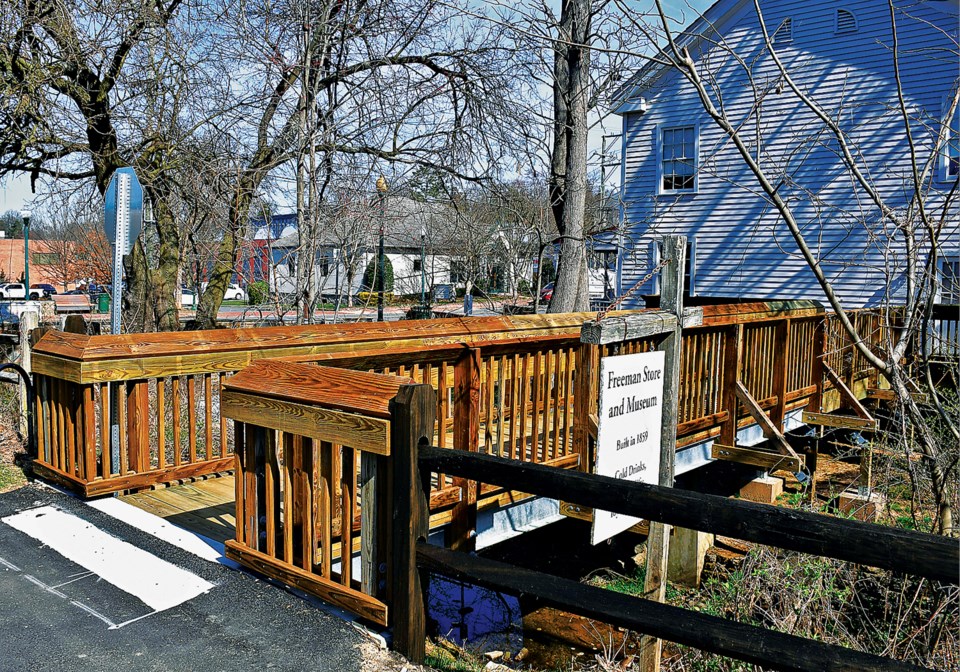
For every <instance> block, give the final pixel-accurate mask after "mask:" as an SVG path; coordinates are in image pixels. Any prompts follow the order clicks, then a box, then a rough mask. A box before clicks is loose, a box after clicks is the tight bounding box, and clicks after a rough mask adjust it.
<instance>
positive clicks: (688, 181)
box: [659, 126, 699, 194]
mask: <svg viewBox="0 0 960 672" xmlns="http://www.w3.org/2000/svg"><path fill="white" fill-rule="evenodd" d="M697 130H698V129H697V127H696V126H678V127H673V128H663V129H661V131H660V152H659V154H660V163H659V172H660V193H661V194H672V193H677V192H694V191H696V190H697V152H698V144H699V141H698V133H697Z"/></svg>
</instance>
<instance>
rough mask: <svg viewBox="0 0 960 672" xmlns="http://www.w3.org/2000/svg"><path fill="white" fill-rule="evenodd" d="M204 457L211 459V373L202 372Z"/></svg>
mask: <svg viewBox="0 0 960 672" xmlns="http://www.w3.org/2000/svg"><path fill="white" fill-rule="evenodd" d="M203 407H204V408H203V410H204V422H203V426H204V429H206V433H205V436H204V443H205V445H204V447H203V455H204V459H207V460H210V459H213V374H210V373H205V374H203Z"/></svg>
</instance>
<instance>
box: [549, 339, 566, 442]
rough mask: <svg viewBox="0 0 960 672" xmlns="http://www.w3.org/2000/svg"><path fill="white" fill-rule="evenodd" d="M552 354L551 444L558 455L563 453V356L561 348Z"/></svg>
mask: <svg viewBox="0 0 960 672" xmlns="http://www.w3.org/2000/svg"><path fill="white" fill-rule="evenodd" d="M553 356H554V357H555V358H556V363H557V365H556V370H555V371H554V374H553V377H554V381H553V422H552V424H551V427H552V429H553V438H552V439H551V443H552V444H553V457H554V458H556V457H560V456H561V455H562V454H563V449H562V448H561V446H560V426H561V425H562V424H563V411H564V408H565V406H564V402H563V399H564V384H565V382H566V381H565V376H564V369H565V367H564V358H563V348H557V350H556V351H555V352H554V353H553Z"/></svg>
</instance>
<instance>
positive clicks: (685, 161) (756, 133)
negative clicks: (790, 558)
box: [615, 0, 960, 307]
mask: <svg viewBox="0 0 960 672" xmlns="http://www.w3.org/2000/svg"><path fill="white" fill-rule="evenodd" d="M894 5H895V8H894V11H893V19H894V20H893V21H892V20H891V10H890V7H889V6H888V3H887V2H886V1H885V0H849V1H847V0H844V1H842V2H825V1H823V0H820V1H814V2H809V1H806V0H761V2H760V7H761V12H762V21H763V23H764V25H765V27H766V30H767V31H768V34H769V36H770V37H771V41H772V45H773V51H774V52H775V53H776V54H777V55H778V56H779V58H780V59H781V61H782V62H783V64H784V66H785V68H786V70H787V72H788V73H789V74H790V76H791V77H792V78H793V80H794V81H795V82H796V84H797V86H798V87H799V88H800V89H801V91H802V92H804V93H805V94H806V95H808V96H809V97H810V98H812V99H813V100H815V101H816V103H817V104H818V105H819V108H820V110H821V112H822V113H823V114H825V115H828V116H829V118H830V119H832V120H835V121H836V122H837V124H839V126H840V128H841V129H842V131H843V133H844V135H845V136H846V137H847V138H848V139H849V145H850V147H851V148H852V151H853V155H854V158H855V160H856V162H857V165H858V167H859V169H860V170H861V171H862V173H863V175H864V176H865V178H866V179H867V180H868V181H869V183H870V185H872V187H873V188H874V189H875V190H876V192H877V193H879V194H880V195H881V196H882V198H883V201H884V202H885V203H886V204H887V205H889V206H891V207H892V208H893V210H894V212H895V218H899V219H900V221H906V218H907V217H908V216H909V208H910V200H911V196H912V195H913V193H914V190H913V184H914V181H913V179H914V178H913V173H912V165H913V164H912V163H911V160H910V159H911V144H910V143H909V142H908V135H909V137H912V140H913V149H914V152H915V156H916V165H917V166H918V170H919V171H920V181H921V183H922V184H921V187H920V190H921V191H922V192H923V193H925V194H926V195H927V197H926V199H925V204H926V207H927V214H928V215H929V216H930V217H931V220H933V221H936V222H937V225H938V226H942V227H943V228H942V231H941V232H940V234H939V236H938V238H939V244H940V253H941V255H942V256H941V257H940V260H939V262H938V263H937V264H936V267H937V268H936V272H937V273H938V274H939V275H940V278H941V281H942V282H943V285H944V287H943V289H942V290H941V298H943V296H942V294H943V292H944V291H947V292H949V291H950V287H951V277H950V276H951V274H953V276H954V278H955V276H956V273H957V269H958V268H960V267H958V263H960V229H958V219H960V218H958V208H957V205H956V203H957V200H956V199H957V198H958V197H960V194H956V195H954V197H953V200H952V205H951V204H950V203H951V201H950V199H949V198H947V196H946V195H947V194H948V193H949V191H950V189H951V188H955V186H956V184H957V176H958V170H960V142H958V131H960V124H958V114H957V112H956V107H957V106H956V92H957V83H958V73H960V63H958V3H957V2H956V0H895V1H894ZM760 21H761V14H760V13H758V12H757V10H756V8H755V6H754V3H753V1H752V0H719V1H718V2H716V3H715V4H714V5H713V6H712V7H710V8H709V9H708V10H707V11H706V12H705V13H704V15H703V16H702V17H700V18H698V20H696V21H695V22H694V23H693V24H692V25H690V26H689V27H688V28H687V29H686V30H685V31H683V32H682V34H680V35H679V38H678V42H679V43H680V44H681V45H683V46H685V47H686V48H687V49H689V52H690V54H691V56H692V58H693V59H694V61H695V62H696V63H697V66H698V68H699V71H700V73H701V76H702V77H703V78H704V80H705V81H706V82H707V85H708V88H709V89H710V90H711V95H712V96H713V97H714V100H715V102H718V103H719V104H722V106H723V110H724V111H725V112H726V114H727V115H728V117H729V118H730V119H731V120H732V121H733V122H735V125H736V126H737V127H738V128H739V129H740V135H741V137H742V138H743V140H744V141H745V143H746V145H747V146H748V147H749V148H750V154H751V156H752V157H754V158H755V159H756V160H757V161H758V162H759V163H760V165H761V166H763V168H764V170H765V171H766V172H767V173H768V174H769V175H770V176H772V178H773V180H774V181H775V182H776V184H777V185H778V193H780V194H781V195H782V196H784V197H785V198H786V199H787V201H788V203H789V204H790V206H791V208H792V209H793V211H794V213H795V215H796V218H797V221H798V223H799V224H800V226H801V227H802V230H803V233H804V236H805V237H806V239H807V241H808V242H809V243H810V245H811V247H812V249H813V253H814V255H815V256H816V258H817V260H818V261H819V263H820V264H821V265H822V268H823V270H824V272H825V274H826V276H827V277H828V278H829V279H830V280H831V281H832V282H833V283H834V284H835V287H836V289H837V291H838V293H839V296H840V297H841V299H842V301H843V303H844V304H845V305H846V306H848V307H856V306H870V305H877V304H880V303H882V302H884V301H885V300H888V299H889V300H893V301H897V300H902V297H903V291H904V285H905V275H904V271H905V258H906V250H905V245H904V239H903V236H902V234H901V232H900V231H898V229H897V227H896V226H895V224H894V222H893V221H892V219H891V218H890V217H884V216H883V215H882V214H881V212H880V210H879V209H878V207H877V205H876V204H875V203H874V202H873V200H872V199H871V198H870V196H869V193H868V191H867V190H865V189H863V188H862V187H861V186H859V185H858V184H857V183H856V182H855V180H854V179H853V178H852V176H851V173H850V171H849V170H847V169H846V168H845V167H844V165H843V162H842V161H841V160H840V158H839V157H840V154H839V145H838V142H837V141H836V139H835V138H834V137H833V135H832V134H831V133H829V132H828V131H827V129H826V127H825V125H824V124H823V123H822V121H821V120H819V119H818V118H817V116H816V115H815V113H814V112H813V111H812V110H811V109H810V108H809V107H807V106H805V105H804V104H803V103H802V102H801V100H800V98H799V97H798V96H797V95H796V94H795V93H794V92H793V91H792V90H791V88H790V87H789V86H788V83H787V82H786V81H785V79H784V77H783V76H782V74H781V72H780V70H779V68H778V67H777V66H776V64H775V62H774V60H773V58H772V57H771V53H770V49H769V48H768V46H767V43H766V41H765V40H764V38H763V33H762V31H761V24H760ZM894 25H895V26H896V30H895V31H894V30H893V26H894ZM894 36H896V40H897V49H896V50H894ZM895 53H896V56H897V59H898V61H899V63H898V65H895V62H894V54H895ZM734 54H736V56H735V55H734ZM895 73H899V79H900V81H901V83H902V94H903V99H904V101H905V105H904V106H903V109H905V110H906V112H907V116H908V117H909V122H910V129H911V132H910V133H909V134H908V133H907V131H906V130H905V129H906V125H905V122H904V118H903V113H902V112H901V109H902V108H901V106H900V105H899V104H898V86H897V77H895ZM951 109H952V112H951ZM615 111H616V113H617V114H620V115H622V118H623V149H622V157H623V158H622V166H621V168H622V175H621V184H622V203H621V213H622V217H623V222H622V230H623V248H622V253H621V255H622V256H621V259H620V264H619V278H618V280H619V290H620V292H621V293H622V292H627V291H630V290H631V288H633V287H634V285H636V284H637V282H638V281H639V280H641V279H642V278H644V276H646V275H647V274H648V272H649V270H650V269H651V268H653V267H655V266H656V264H657V262H658V248H657V242H656V241H657V240H658V239H659V238H661V237H662V236H663V235H665V234H675V233H679V234H684V235H687V236H688V237H689V241H690V249H689V258H688V260H687V277H688V285H689V286H688V289H689V293H690V294H691V296H693V297H725V298H741V299H747V298H757V299H776V298H810V299H820V300H822V299H823V298H824V296H823V293H822V291H821V289H820V287H819V285H818V284H817V281H816V279H815V278H814V275H813V273H811V271H810V270H809V268H808V266H807V264H806V263H805V261H804V259H803V258H802V256H801V254H800V250H799V248H798V246H797V243H796V241H795V240H794V238H793V237H792V236H791V234H790V232H789V231H788V229H787V228H786V226H785V224H784V222H783V221H782V219H781V217H780V213H779V212H778V210H777V209H776V208H775V207H774V206H773V205H772V203H771V202H770V201H769V199H767V198H766V197H765V196H764V194H763V193H762V192H761V190H760V188H759V185H758V182H757V179H756V178H755V177H754V175H753V173H752V172H751V171H750V170H749V169H748V167H747V165H746V162H745V161H744V158H743V157H742V156H741V155H740V154H739V153H738V152H737V151H736V150H735V147H734V146H733V144H732V142H731V140H730V138H729V137H728V136H727V134H725V133H724V132H723V131H722V130H721V129H720V128H719V127H718V125H717V124H716V123H715V121H714V120H713V119H711V118H710V117H709V116H708V115H707V114H706V112H705V111H704V107H703V105H702V104H701V102H700V100H699V98H698V97H697V95H696V92H695V90H694V88H693V87H692V86H691V85H690V84H689V83H688V82H687V81H686V80H685V79H684V78H683V77H682V76H681V74H680V73H679V72H678V71H676V70H675V69H673V68H671V67H668V66H664V65H661V64H657V63H654V62H651V63H649V64H648V65H646V66H645V67H643V68H642V69H641V70H640V71H638V72H637V73H635V74H634V76H633V77H632V78H631V79H630V80H629V81H628V83H627V84H626V85H625V86H624V87H623V88H622V89H621V91H620V92H619V93H618V94H617V96H616V97H615ZM945 199H946V200H945ZM918 239H919V241H920V242H919V248H920V255H919V258H920V261H921V262H923V261H925V260H926V259H927V255H928V253H929V249H930V236H927V235H919V236H918ZM953 282H954V283H955V282H956V281H955V279H954V280H953ZM656 293H658V288H657V286H656V280H651V281H648V282H646V283H644V284H643V285H642V286H640V287H637V288H636V289H635V290H634V292H633V296H634V297H639V296H642V295H646V294H656ZM706 300H709V298H706ZM638 302H639V299H636V298H635V299H634V300H633V303H634V304H636V303H638Z"/></svg>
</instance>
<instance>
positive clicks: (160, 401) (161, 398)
mask: <svg viewBox="0 0 960 672" xmlns="http://www.w3.org/2000/svg"><path fill="white" fill-rule="evenodd" d="M166 467H167V381H166V379H165V378H157V469H166Z"/></svg>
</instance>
